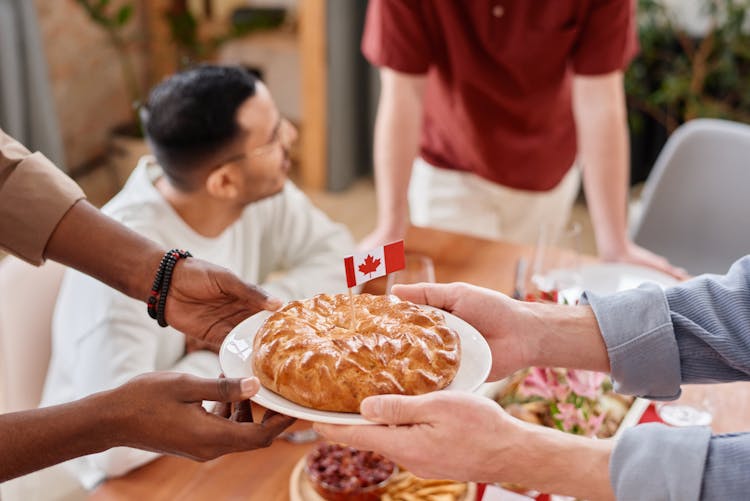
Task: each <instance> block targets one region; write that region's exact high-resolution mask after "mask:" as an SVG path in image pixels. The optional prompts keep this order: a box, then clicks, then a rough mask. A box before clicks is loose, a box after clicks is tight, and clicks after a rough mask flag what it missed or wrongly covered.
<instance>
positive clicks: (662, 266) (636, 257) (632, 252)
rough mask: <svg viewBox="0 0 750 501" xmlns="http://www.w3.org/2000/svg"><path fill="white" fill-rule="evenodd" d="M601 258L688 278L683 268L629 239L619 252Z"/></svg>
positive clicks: (677, 277) (684, 278) (678, 278)
mask: <svg viewBox="0 0 750 501" xmlns="http://www.w3.org/2000/svg"><path fill="white" fill-rule="evenodd" d="M602 259H604V260H606V261H620V262H623V263H632V264H638V265H641V266H648V267H649V268H654V269H655V270H659V271H661V272H664V273H666V274H667V275H671V276H673V277H674V278H676V279H677V280H687V279H689V278H690V275H689V274H688V272H687V271H686V270H684V269H683V268H680V267H677V266H673V265H671V264H670V263H669V261H667V259H666V258H665V257H662V256H660V255H658V254H654V253H653V252H651V251H650V250H648V249H644V248H643V247H641V246H639V245H636V244H635V243H633V242H632V241H630V240H628V241H627V242H626V244H625V248H624V250H623V251H622V252H621V253H609V254H602Z"/></svg>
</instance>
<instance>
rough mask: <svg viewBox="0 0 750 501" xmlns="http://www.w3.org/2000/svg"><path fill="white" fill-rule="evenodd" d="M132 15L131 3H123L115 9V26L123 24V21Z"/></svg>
mask: <svg viewBox="0 0 750 501" xmlns="http://www.w3.org/2000/svg"><path fill="white" fill-rule="evenodd" d="M132 16H133V5H132V4H125V5H123V6H122V7H120V8H119V10H118V11H117V17H116V18H115V19H116V23H117V26H124V25H125V23H127V22H128V20H130V18H131V17H132Z"/></svg>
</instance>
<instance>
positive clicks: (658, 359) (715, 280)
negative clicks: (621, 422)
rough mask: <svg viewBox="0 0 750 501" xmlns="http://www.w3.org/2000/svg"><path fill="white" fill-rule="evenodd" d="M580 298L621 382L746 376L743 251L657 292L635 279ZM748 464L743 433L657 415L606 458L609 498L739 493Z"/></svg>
mask: <svg viewBox="0 0 750 501" xmlns="http://www.w3.org/2000/svg"><path fill="white" fill-rule="evenodd" d="M585 300H586V301H588V302H590V304H591V306H592V308H593V310H594V314H595V315H596V317H597V320H598V322H599V326H600V328H601V330H602V336H603V338H604V341H605V343H606V345H607V351H608V354H609V358H610V365H611V369H612V377H613V379H614V381H615V385H616V388H617V390H618V391H620V392H623V393H630V394H635V395H643V396H648V397H649V398H655V399H670V398H676V397H677V396H679V393H680V384H681V383H699V382H700V383H703V382H721V381H737V380H748V379H750V257H745V258H743V259H740V260H739V261H737V262H736V263H735V264H734V265H733V266H732V268H731V269H730V270H729V272H728V273H727V275H725V276H716V275H704V276H700V277H697V278H695V279H693V280H690V281H689V282H686V283H684V284H681V285H679V286H676V287H672V288H670V289H668V290H667V291H666V292H664V291H662V290H661V289H660V288H659V287H657V286H655V285H644V286H641V287H640V288H638V289H635V290H632V291H626V292H623V293H619V294H615V295H611V296H602V297H600V296H595V295H593V294H587V295H586V297H585ZM749 468H750V434H732V435H716V436H713V437H712V436H711V435H710V431H709V430H708V429H701V428H682V429H679V428H669V427H666V426H664V425H648V426H646V425H643V426H637V427H635V428H632V429H631V430H628V431H627V432H626V433H625V434H624V435H623V437H622V438H621V439H620V442H619V443H618V445H617V447H616V448H615V451H614V453H613V456H612V461H611V463H610V473H611V478H612V484H613V487H614V489H615V493H616V495H617V497H618V499H686V500H690V499H703V500H713V499H717V500H718V499H742V498H744V497H746V496H747V493H748V492H750V475H747V474H746V472H747V471H750V470H749ZM698 480H700V481H698Z"/></svg>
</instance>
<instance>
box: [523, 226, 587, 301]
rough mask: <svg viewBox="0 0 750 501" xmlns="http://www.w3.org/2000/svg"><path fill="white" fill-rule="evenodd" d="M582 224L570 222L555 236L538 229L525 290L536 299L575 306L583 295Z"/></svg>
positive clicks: (550, 231)
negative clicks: (581, 269) (581, 270)
mask: <svg viewBox="0 0 750 501" xmlns="http://www.w3.org/2000/svg"><path fill="white" fill-rule="evenodd" d="M580 268H581V225H580V223H577V222H573V223H571V224H570V225H569V226H566V227H565V228H563V229H562V230H560V231H558V232H557V233H555V232H553V231H552V229H551V228H550V227H549V226H547V225H543V226H542V227H541V228H540V229H539V237H538V238H537V245H536V247H535V248H534V257H533V260H532V264H531V269H530V270H529V272H528V280H527V285H526V291H527V293H529V294H530V295H531V297H532V298H534V299H536V300H539V299H541V300H544V301H554V302H558V303H565V304H576V303H577V302H578V298H579V297H580V295H581V293H582V292H583V288H582V285H583V279H582V277H581V272H580Z"/></svg>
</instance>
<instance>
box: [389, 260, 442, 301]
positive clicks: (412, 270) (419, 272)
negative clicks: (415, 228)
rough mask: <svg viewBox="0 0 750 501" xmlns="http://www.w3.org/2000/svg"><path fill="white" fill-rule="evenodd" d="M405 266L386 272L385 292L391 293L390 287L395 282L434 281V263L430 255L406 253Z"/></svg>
mask: <svg viewBox="0 0 750 501" xmlns="http://www.w3.org/2000/svg"><path fill="white" fill-rule="evenodd" d="M405 258H406V261H405V264H406V266H405V267H404V269H402V270H398V271H394V272H393V273H389V274H388V278H387V280H386V283H385V293H386V294H390V293H391V287H393V286H394V285H395V284H417V283H420V282H430V283H432V282H434V281H435V264H434V263H433V262H432V258H430V256H425V255H424V254H416V253H410V252H407V253H406V256H405Z"/></svg>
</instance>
